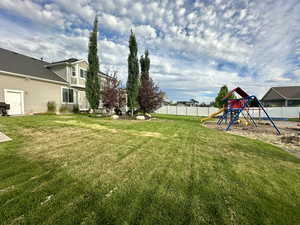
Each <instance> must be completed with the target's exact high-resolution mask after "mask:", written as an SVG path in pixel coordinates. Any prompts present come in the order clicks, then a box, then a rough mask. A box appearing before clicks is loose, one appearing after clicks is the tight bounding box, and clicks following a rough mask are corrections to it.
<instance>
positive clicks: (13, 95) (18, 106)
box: [5, 90, 24, 115]
mask: <svg viewBox="0 0 300 225" xmlns="http://www.w3.org/2000/svg"><path fill="white" fill-rule="evenodd" d="M5 103H6V104H9V105H10V110H9V111H8V114H9V115H21V114H23V113H24V102H23V91H19V90H5Z"/></svg>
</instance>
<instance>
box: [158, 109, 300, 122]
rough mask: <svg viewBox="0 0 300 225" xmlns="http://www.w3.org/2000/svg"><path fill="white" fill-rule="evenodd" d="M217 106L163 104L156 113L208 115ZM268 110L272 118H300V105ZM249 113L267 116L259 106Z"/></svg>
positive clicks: (259, 116) (253, 115)
mask: <svg viewBox="0 0 300 225" xmlns="http://www.w3.org/2000/svg"><path fill="white" fill-rule="evenodd" d="M218 110H219V109H218V108H215V107H189V106H162V107H161V108H159V109H158V110H157V111H156V113H158V114H170V115H184V116H208V115H210V114H211V113H214V112H217V111H218ZM265 110H266V112H267V113H268V114H269V116H270V117H271V118H275V119H287V118H300V107H268V108H267V107H266V108H265ZM249 114H250V115H251V116H252V117H254V118H265V117H266V115H265V113H264V112H263V111H262V110H261V109H259V108H250V110H249Z"/></svg>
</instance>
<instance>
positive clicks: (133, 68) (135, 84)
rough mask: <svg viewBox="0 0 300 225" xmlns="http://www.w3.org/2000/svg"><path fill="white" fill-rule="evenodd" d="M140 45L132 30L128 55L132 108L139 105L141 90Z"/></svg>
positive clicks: (128, 84)
mask: <svg viewBox="0 0 300 225" xmlns="http://www.w3.org/2000/svg"><path fill="white" fill-rule="evenodd" d="M137 52H138V46H137V42H136V38H135V35H134V33H133V32H132V30H131V34H130V38H129V55H128V79H127V106H128V107H129V109H130V110H131V115H133V110H134V109H135V108H136V107H137V96H138V91H139V60H138V57H137Z"/></svg>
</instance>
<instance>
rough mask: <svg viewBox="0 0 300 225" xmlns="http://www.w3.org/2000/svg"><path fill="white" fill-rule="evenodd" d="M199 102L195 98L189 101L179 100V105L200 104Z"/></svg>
mask: <svg viewBox="0 0 300 225" xmlns="http://www.w3.org/2000/svg"><path fill="white" fill-rule="evenodd" d="M198 105H199V102H198V101H197V100H195V99H190V100H189V101H178V102H177V106H198Z"/></svg>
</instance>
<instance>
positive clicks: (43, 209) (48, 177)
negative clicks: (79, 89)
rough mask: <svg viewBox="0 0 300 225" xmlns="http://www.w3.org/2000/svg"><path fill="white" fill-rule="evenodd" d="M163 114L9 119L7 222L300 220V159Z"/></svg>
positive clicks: (3, 194)
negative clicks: (141, 117) (136, 117)
mask: <svg viewBox="0 0 300 225" xmlns="http://www.w3.org/2000/svg"><path fill="white" fill-rule="evenodd" d="M156 117H157V118H158V119H155V120H152V121H124V120H122V121H121V120H120V121H113V120H110V119H107V118H89V117H87V116H83V115H67V116H50V115H40V116H27V117H10V118H0V130H1V131H4V132H5V133H6V134H7V135H8V136H10V137H12V138H13V141H11V142H6V143H0V206H1V207H0V224H89V225H90V224H122V225H126V224H128V225H129V224H155V225H158V224H172V225H176V224H182V225H186V224H285V225H287V224H299V221H300V192H299V190H300V160H299V159H297V158H295V157H293V156H291V155H289V154H288V153H286V152H284V151H282V150H281V149H279V148H276V147H274V146H272V145H269V144H265V143H263V142H260V141H255V140H250V139H247V138H243V137H238V136H234V135H230V134H227V133H225V132H221V131H216V130H211V129H207V128H205V127H202V126H201V125H200V124H199V118H191V117H178V116H165V115H164V116H160V115H156Z"/></svg>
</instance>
